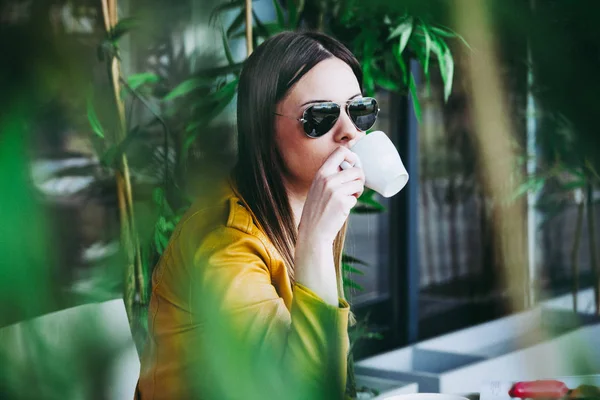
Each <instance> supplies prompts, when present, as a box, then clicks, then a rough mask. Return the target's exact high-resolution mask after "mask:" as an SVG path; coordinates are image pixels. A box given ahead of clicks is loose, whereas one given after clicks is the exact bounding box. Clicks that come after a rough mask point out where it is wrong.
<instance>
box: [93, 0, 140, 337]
mask: <svg viewBox="0 0 600 400" xmlns="http://www.w3.org/2000/svg"><path fill="white" fill-rule="evenodd" d="M101 1H102V12H103V17H104V26H105V29H106V31H107V32H110V30H111V29H112V28H113V27H114V26H115V25H116V24H117V22H118V17H117V3H116V0H101ZM108 75H109V79H110V81H111V84H112V87H113V94H114V100H115V106H116V108H117V114H118V119H119V121H118V122H119V126H118V129H117V130H116V132H115V134H114V137H113V139H114V141H115V143H120V142H121V141H122V140H123V139H125V136H126V135H127V128H126V118H125V105H124V103H123V101H122V100H121V86H120V83H119V78H120V76H121V70H120V65H119V60H118V59H117V58H116V57H114V58H113V59H112V60H111V64H110V68H109V70H108ZM120 164H121V169H120V171H117V172H116V177H115V179H116V184H117V197H118V200H119V202H118V204H119V214H120V220H121V242H122V244H123V246H124V247H125V252H126V257H127V258H126V268H125V271H124V275H125V276H124V279H125V293H124V296H123V297H124V302H125V307H126V309H127V314H128V316H129V323H130V325H131V326H132V327H133V325H134V322H135V321H134V320H135V315H134V309H133V308H134V300H135V295H136V289H137V293H138V295H139V299H140V301H141V302H142V304H143V303H145V302H146V295H145V283H144V277H143V271H142V264H141V251H140V245H139V241H138V238H137V234H136V227H135V218H134V216H135V214H134V208H133V194H132V188H131V176H130V171H129V164H128V161H127V156H126V155H125V154H122V155H121V159H120Z"/></svg>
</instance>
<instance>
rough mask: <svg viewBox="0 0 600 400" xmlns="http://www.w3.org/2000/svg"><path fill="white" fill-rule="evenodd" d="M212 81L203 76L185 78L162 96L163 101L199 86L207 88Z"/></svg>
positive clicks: (189, 91) (184, 93) (182, 94)
mask: <svg viewBox="0 0 600 400" xmlns="http://www.w3.org/2000/svg"><path fill="white" fill-rule="evenodd" d="M213 83H214V80H213V79H210V78H205V77H194V78H190V79H187V80H185V81H183V82H181V83H180V84H179V85H177V86H176V87H175V88H174V89H173V90H171V91H170V92H169V93H168V94H167V95H166V96H165V97H164V98H163V100H164V101H170V100H174V99H176V98H178V97H181V96H185V95H186V94H189V93H191V92H193V91H194V90H196V89H199V88H207V87H210V86H212V84H213Z"/></svg>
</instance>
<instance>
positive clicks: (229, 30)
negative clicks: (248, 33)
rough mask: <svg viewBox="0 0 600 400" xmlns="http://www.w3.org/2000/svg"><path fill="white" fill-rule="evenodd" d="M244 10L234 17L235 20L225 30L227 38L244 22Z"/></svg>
mask: <svg viewBox="0 0 600 400" xmlns="http://www.w3.org/2000/svg"><path fill="white" fill-rule="evenodd" d="M245 9H246V8H245V7H244V9H243V10H241V11H240V13H239V14H238V16H237V17H235V19H234V20H233V22H232V23H231V25H229V28H227V37H231V35H233V34H234V33H235V32H237V30H238V29H240V28H241V27H242V25H244V21H245V18H246V12H245Z"/></svg>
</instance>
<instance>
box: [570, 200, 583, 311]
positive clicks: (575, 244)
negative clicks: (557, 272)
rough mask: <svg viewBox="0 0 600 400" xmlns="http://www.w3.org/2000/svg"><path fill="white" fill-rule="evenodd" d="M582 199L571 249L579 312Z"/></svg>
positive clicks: (574, 295) (574, 309) (574, 306)
mask: <svg viewBox="0 0 600 400" xmlns="http://www.w3.org/2000/svg"><path fill="white" fill-rule="evenodd" d="M584 203H585V202H584V200H583V199H581V200H580V201H579V202H578V204H577V222H576V225H575V238H574V239H573V247H572V249H571V266H572V267H573V312H577V293H578V292H579V257H578V256H579V245H580V244H581V231H582V230H583V229H582V228H583V208H584V207H583V206H584Z"/></svg>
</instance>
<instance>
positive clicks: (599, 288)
mask: <svg viewBox="0 0 600 400" xmlns="http://www.w3.org/2000/svg"><path fill="white" fill-rule="evenodd" d="M586 188H587V218H588V221H587V222H588V232H589V234H588V237H589V242H590V261H591V263H592V274H593V276H594V278H593V281H594V301H595V304H596V315H600V274H599V271H598V259H597V257H596V227H595V221H594V186H593V185H592V183H591V178H588V182H587V185H586Z"/></svg>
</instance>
